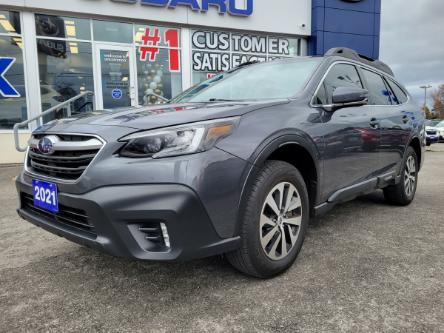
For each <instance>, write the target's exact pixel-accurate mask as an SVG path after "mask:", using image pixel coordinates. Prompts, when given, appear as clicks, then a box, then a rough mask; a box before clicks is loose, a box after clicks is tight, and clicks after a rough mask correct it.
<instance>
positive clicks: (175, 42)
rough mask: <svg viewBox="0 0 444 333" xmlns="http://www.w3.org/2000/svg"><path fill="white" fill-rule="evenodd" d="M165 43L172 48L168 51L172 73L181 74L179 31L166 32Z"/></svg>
mask: <svg viewBox="0 0 444 333" xmlns="http://www.w3.org/2000/svg"><path fill="white" fill-rule="evenodd" d="M165 42H166V43H167V44H168V46H169V47H171V49H169V50H168V58H169V61H168V63H169V64H170V72H180V53H179V50H178V49H177V48H178V47H179V31H178V30H176V29H168V30H167V31H165Z"/></svg>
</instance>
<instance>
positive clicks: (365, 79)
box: [360, 66, 398, 106]
mask: <svg viewBox="0 0 444 333" xmlns="http://www.w3.org/2000/svg"><path fill="white" fill-rule="evenodd" d="M360 67H361V68H360V69H361V71H362V77H363V79H364V80H363V82H364V88H365V89H367V90H368V91H369V93H370V89H369V88H370V85H369V83H368V81H367V78H366V76H365V74H364V71H367V72H370V73H373V74H375V75H378V76H379V77H380V79H381V80H382V83H383V84H384V87H385V88H386V89H390V90H392V89H391V88H389V86H388V85H387V82H386V80H385V75H383V74H381V73H379V72H377V71H373V70H370V69H369V68H367V67H364V66H360ZM397 105H398V104H393V101H392V98H391V97H390V104H367V106H397Z"/></svg>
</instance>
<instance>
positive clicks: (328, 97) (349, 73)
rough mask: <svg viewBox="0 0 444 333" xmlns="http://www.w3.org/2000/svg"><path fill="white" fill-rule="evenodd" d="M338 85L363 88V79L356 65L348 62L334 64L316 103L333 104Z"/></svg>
mask: <svg viewBox="0 0 444 333" xmlns="http://www.w3.org/2000/svg"><path fill="white" fill-rule="evenodd" d="M338 87H358V88H362V83H361V79H360V78H359V74H358V71H357V70H356V67H355V66H353V65H347V64H338V65H335V66H333V67H332V68H331V70H330V71H329V72H328V74H327V76H326V78H325V79H324V82H322V84H321V86H320V87H319V90H318V93H317V94H316V96H315V99H314V104H316V105H329V104H332V96H333V91H334V90H335V89H336V88H338Z"/></svg>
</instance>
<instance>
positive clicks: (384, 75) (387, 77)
mask: <svg viewBox="0 0 444 333" xmlns="http://www.w3.org/2000/svg"><path fill="white" fill-rule="evenodd" d="M337 64H348V65H353V66H355V68H356V70H357V71H358V74H359V78H360V80H361V83H362V84H363V86H364V89H367V90H368V84H367V81H366V80H365V77H363V73H362V70H363V69H366V70H368V71H370V72H374V73H375V74H378V75H379V76H381V77H382V79H383V81H384V84H385V85H387V84H388V86H389V87H390V83H389V82H390V81H392V82H393V83H394V84H396V85H397V86H398V87H399V89H401V91H403V92H404V94H405V95H406V96H407V100H406V101H405V102H404V103H402V104H390V105H379V104H378V105H368V104H367V105H362V106H360V107H397V106H401V105H405V104H407V103H409V102H410V99H411V98H410V94H409V93H408V92H407V91H406V89H404V88H403V86H402V85H401V84H399V83H398V81H397V80H396V79H395V78H394V77H392V76H391V75H388V74H387V73H385V72H383V71H380V70H378V69H376V68H373V67H371V66H367V65H364V64H362V63H360V62H355V61H352V60H336V61H333V62H332V63H331V64H330V65H329V67H328V68H327V70H326V71H325V73H324V75H323V76H322V78H321V80H320V81H319V83H318V84H317V85H316V90H315V92H314V94H313V96H312V97H311V99H310V107H312V108H319V107H329V106H331V105H322V104H315V103H314V100H315V98H316V95H317V94H318V92H319V89H320V88H321V86H322V84H323V83H324V81H325V79H326V78H327V76H328V74H329V73H330V71H331V69H332V68H333V67H334V66H335V65H337ZM386 81H387V82H386ZM390 90H392V89H391V88H390ZM395 96H396V95H395Z"/></svg>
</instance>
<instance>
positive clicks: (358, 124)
mask: <svg viewBox="0 0 444 333" xmlns="http://www.w3.org/2000/svg"><path fill="white" fill-rule="evenodd" d="M349 86H356V87H359V88H363V87H364V86H363V83H362V79H361V77H360V75H359V73H358V70H357V68H356V66H355V65H353V64H350V63H336V64H335V65H333V67H331V68H330V70H329V71H328V74H327V75H326V77H325V79H324V80H323V82H322V83H321V85H320V87H319V89H318V91H317V93H316V95H315V97H314V100H313V104H315V105H319V106H320V105H329V104H332V94H333V91H334V90H335V89H336V88H338V87H349ZM378 126H379V125H378V123H377V121H376V119H375V118H374V115H373V110H372V108H368V107H366V106H357V107H347V108H342V109H339V110H336V111H334V112H326V113H325V116H324V127H323V135H324V140H325V147H324V149H325V154H324V175H325V178H324V179H325V184H324V185H325V186H323V187H324V189H325V191H324V193H323V194H324V195H325V196H327V197H329V196H330V195H331V194H332V193H334V192H336V191H337V190H339V189H342V188H345V187H348V186H351V185H355V184H357V183H360V182H363V181H365V180H368V179H370V178H371V177H372V176H373V175H374V174H375V173H376V172H377V171H378V169H379V167H380V161H379V152H378V147H379V144H380V131H379V127H378Z"/></svg>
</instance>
